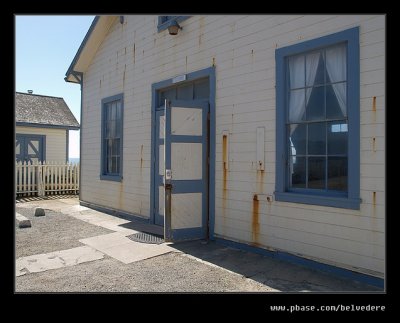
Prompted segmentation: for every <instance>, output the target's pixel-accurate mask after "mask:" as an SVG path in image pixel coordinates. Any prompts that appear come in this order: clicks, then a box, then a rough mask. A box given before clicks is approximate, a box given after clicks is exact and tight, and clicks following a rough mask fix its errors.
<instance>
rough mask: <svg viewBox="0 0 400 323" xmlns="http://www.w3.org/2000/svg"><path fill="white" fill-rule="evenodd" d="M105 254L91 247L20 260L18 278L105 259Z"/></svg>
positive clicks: (17, 270)
mask: <svg viewBox="0 0 400 323" xmlns="http://www.w3.org/2000/svg"><path fill="white" fill-rule="evenodd" d="M103 258H104V254H103V253H101V252H99V251H97V250H96V249H94V248H91V247H89V246H82V247H77V248H72V249H67V250H61V251H56V252H51V253H47V254H38V255H33V256H28V257H21V258H18V259H17V261H16V276H22V275H24V274H26V273H27V272H26V271H28V272H29V273H37V272H42V271H46V270H50V269H58V268H62V267H66V266H74V265H77V264H80V263H83V262H88V261H93V260H99V259H103Z"/></svg>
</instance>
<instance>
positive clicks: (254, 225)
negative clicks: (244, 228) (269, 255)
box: [251, 194, 260, 244]
mask: <svg viewBox="0 0 400 323" xmlns="http://www.w3.org/2000/svg"><path fill="white" fill-rule="evenodd" d="M251 233H252V240H253V243H254V244H258V243H259V242H258V240H259V235H260V222H259V200H258V196H257V194H254V195H253V210H252V218H251Z"/></svg>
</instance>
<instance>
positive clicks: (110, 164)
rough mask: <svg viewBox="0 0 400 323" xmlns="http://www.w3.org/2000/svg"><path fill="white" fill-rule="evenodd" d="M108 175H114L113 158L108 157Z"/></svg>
mask: <svg viewBox="0 0 400 323" xmlns="http://www.w3.org/2000/svg"><path fill="white" fill-rule="evenodd" d="M107 173H108V174H109V173H112V157H111V155H108V157H107Z"/></svg>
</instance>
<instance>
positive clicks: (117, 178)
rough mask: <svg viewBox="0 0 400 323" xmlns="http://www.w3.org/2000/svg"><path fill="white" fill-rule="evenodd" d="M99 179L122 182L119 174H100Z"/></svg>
mask: <svg viewBox="0 0 400 323" xmlns="http://www.w3.org/2000/svg"><path fill="white" fill-rule="evenodd" d="M100 179H101V180H104V181H113V182H122V176H121V175H100Z"/></svg>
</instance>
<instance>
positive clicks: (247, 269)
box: [171, 241, 382, 292]
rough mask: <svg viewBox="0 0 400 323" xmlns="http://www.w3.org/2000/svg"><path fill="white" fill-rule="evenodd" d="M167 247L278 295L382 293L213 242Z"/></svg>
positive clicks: (185, 243) (365, 286) (368, 287)
mask: <svg viewBox="0 0 400 323" xmlns="http://www.w3.org/2000/svg"><path fill="white" fill-rule="evenodd" d="M171 247H173V248H175V249H177V250H179V251H182V252H184V253H186V254H189V255H191V256H193V257H196V258H198V259H201V260H203V261H206V262H209V263H211V264H214V265H217V266H219V267H222V268H224V269H227V270H229V271H232V272H234V273H237V274H240V275H243V276H244V277H247V278H250V279H252V280H254V281H257V282H259V283H262V284H264V285H267V286H269V287H272V288H274V289H277V290H279V291H282V292H308V291H311V292H354V291H357V292H361V291H364V292H365V291H368V292H377V291H382V290H381V289H379V288H377V287H374V286H370V285H367V284H363V283H360V282H357V281H353V280H350V279H345V278H341V277H337V276H334V275H331V274H328V273H324V272H321V271H317V270H313V269H310V268H306V267H303V266H300V265H296V264H292V263H289V262H286V261H282V260H278V259H274V258H270V257H266V256H262V255H259V254H255V253H251V252H245V251H241V250H238V249H233V248H230V247H226V246H223V245H220V244H218V243H216V242H213V241H208V242H206V241H190V242H179V243H174V244H172V245H171Z"/></svg>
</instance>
